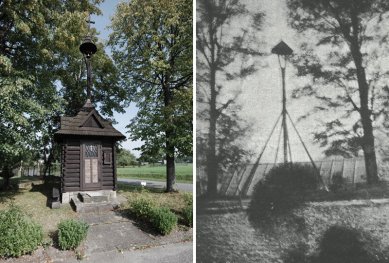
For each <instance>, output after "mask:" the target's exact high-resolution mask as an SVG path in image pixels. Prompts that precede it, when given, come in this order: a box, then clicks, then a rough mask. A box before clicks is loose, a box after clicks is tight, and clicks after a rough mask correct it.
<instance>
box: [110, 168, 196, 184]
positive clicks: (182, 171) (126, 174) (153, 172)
mask: <svg viewBox="0 0 389 263" xmlns="http://www.w3.org/2000/svg"><path fill="white" fill-rule="evenodd" d="M117 173H118V177H122V178H137V179H150V180H163V181H164V180H166V166H165V165H156V166H152V165H147V166H140V167H138V166H134V167H118V168H117ZM192 176H193V165H192V164H176V181H177V182H192V181H193V177H192Z"/></svg>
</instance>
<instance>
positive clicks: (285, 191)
mask: <svg viewBox="0 0 389 263" xmlns="http://www.w3.org/2000/svg"><path fill="white" fill-rule="evenodd" d="M317 186H318V179H317V175H316V174H315V170H314V169H313V168H312V167H311V166H308V165H302V164H292V163H287V164H281V165H279V166H276V167H274V168H273V169H271V170H270V171H269V173H267V174H266V176H265V178H264V180H262V181H260V182H259V183H258V184H257V185H256V186H255V187H254V192H253V196H252V199H251V202H250V205H249V208H248V210H247V213H248V217H249V220H250V222H251V223H252V224H253V225H254V226H261V225H262V224H263V223H266V222H270V223H274V222H276V221H275V219H278V218H287V217H288V216H289V215H290V212H291V211H292V210H293V209H295V208H297V207H299V206H300V205H301V204H303V202H304V200H305V197H306V194H307V192H308V191H309V190H315V189H316V188H317ZM285 216H286V217H285Z"/></svg>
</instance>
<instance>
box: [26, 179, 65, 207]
mask: <svg viewBox="0 0 389 263" xmlns="http://www.w3.org/2000/svg"><path fill="white" fill-rule="evenodd" d="M54 187H55V188H57V189H59V188H60V177H57V176H49V177H46V178H45V179H44V182H43V184H34V183H32V186H31V190H30V191H31V192H40V193H41V194H42V195H44V196H45V197H46V206H47V207H51V200H52V195H53V188H54Z"/></svg>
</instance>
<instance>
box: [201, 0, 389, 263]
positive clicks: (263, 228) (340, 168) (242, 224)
mask: <svg viewBox="0 0 389 263" xmlns="http://www.w3.org/2000/svg"><path fill="white" fill-rule="evenodd" d="M388 37H389V3H388V2H387V1H381V0H372V1H366V0H349V1H345V0H274V1H270V0H261V1H253V0H251V1H250V0H198V1H197V2H196V130H195V132H196V162H197V163H196V202H197V206H196V259H197V262H284V263H305V262H307V263H308V262H309V263H314V262H315V263H316V262H323V263H324V262H326V263H338V262H339V263H347V262H350V263H366V262H368V263H370V262H371V263H373V262H388V261H389V240H388V238H387V230H388V228H389V221H388V212H389V199H388V193H389V187H388V180H389V177H388V173H389V147H388V142H389V140H388V136H389V115H388V114H389V111H388V110H389V108H388V102H389V101H388V99H389V87H388V80H389V56H388V50H389V45H388Z"/></svg>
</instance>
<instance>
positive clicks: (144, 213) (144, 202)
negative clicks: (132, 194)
mask: <svg viewBox="0 0 389 263" xmlns="http://www.w3.org/2000/svg"><path fill="white" fill-rule="evenodd" d="M154 207H155V204H154V202H152V201H151V200H149V199H145V198H141V199H137V200H135V201H133V202H132V203H131V211H132V212H133V213H134V215H135V216H136V217H137V218H139V219H146V220H147V219H148V217H149V216H150V214H151V213H152V210H153V208H154Z"/></svg>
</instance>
